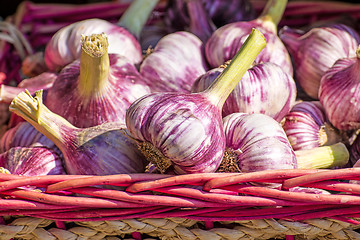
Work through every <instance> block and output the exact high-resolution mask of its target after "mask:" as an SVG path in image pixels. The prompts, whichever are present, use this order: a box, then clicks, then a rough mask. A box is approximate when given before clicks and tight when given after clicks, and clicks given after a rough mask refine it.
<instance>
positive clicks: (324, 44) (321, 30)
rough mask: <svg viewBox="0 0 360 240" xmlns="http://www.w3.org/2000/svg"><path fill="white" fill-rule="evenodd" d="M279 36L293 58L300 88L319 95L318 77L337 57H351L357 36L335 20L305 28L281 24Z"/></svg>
mask: <svg viewBox="0 0 360 240" xmlns="http://www.w3.org/2000/svg"><path fill="white" fill-rule="evenodd" d="M279 36H280V38H281V40H282V41H283V42H284V44H285V46H286V47H287V49H288V50H289V53H290V55H291V56H292V58H293V61H294V69H295V72H294V74H295V79H296V81H297V82H298V83H299V85H300V86H301V88H302V89H303V90H304V92H305V93H306V94H307V95H308V96H310V97H311V98H313V99H319V96H318V93H319V87H320V81H321V77H322V76H323V75H324V73H325V72H326V71H327V70H328V69H329V68H330V67H331V66H332V65H333V64H334V63H335V61H336V60H338V59H340V58H347V57H355V52H356V49H357V47H358V44H359V43H360V36H359V35H358V33H357V32H356V31H355V30H353V29H352V28H350V27H348V26H345V25H342V24H335V25H331V26H326V27H317V28H313V29H311V30H310V31H308V32H302V31H299V30H294V29H291V28H288V27H284V28H282V29H281V30H280V32H279Z"/></svg>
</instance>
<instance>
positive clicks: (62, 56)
mask: <svg viewBox="0 0 360 240" xmlns="http://www.w3.org/2000/svg"><path fill="white" fill-rule="evenodd" d="M102 32H104V33H105V34H106V35H107V36H108V41H109V48H108V52H109V53H116V54H120V55H122V56H126V57H127V58H129V60H130V61H131V63H133V64H136V63H139V62H140V61H141V60H142V50H141V46H140V43H139V42H138V40H137V39H136V38H135V37H134V36H133V35H132V34H131V33H130V32H129V31H128V30H126V29H125V28H123V27H120V26H117V25H116V24H113V23H110V22H108V21H106V20H103V19H97V18H92V19H87V20H83V21H79V22H75V23H72V24H70V25H68V26H66V27H63V28H62V29H60V30H59V31H57V32H56V33H55V34H54V35H53V37H52V38H51V40H50V42H49V43H48V44H47V45H46V48H45V53H44V59H45V63H46V66H47V67H48V68H49V70H50V71H56V72H57V71H60V70H61V69H62V68H63V67H64V66H66V65H67V64H70V63H71V62H73V61H74V60H76V59H78V58H79V57H80V53H81V34H84V35H87V36H89V35H91V34H93V33H98V34H100V33H102Z"/></svg>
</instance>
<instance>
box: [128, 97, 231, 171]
mask: <svg viewBox="0 0 360 240" xmlns="http://www.w3.org/2000/svg"><path fill="white" fill-rule="evenodd" d="M155 102H156V103H157V104H154V103H155ZM214 119H220V120H221V116H220V114H219V110H218V108H216V107H215V106H213V105H212V104H210V103H209V100H208V99H207V98H206V97H203V96H202V95H201V94H187V95H185V97H184V95H177V94H173V93H158V94H156V93H154V94H150V95H147V96H145V97H142V98H140V99H138V100H137V101H136V102H134V103H133V104H132V105H131V106H130V108H129V109H128V111H127V115H126V125H127V128H128V130H129V132H130V133H131V135H132V136H133V137H134V138H135V139H138V140H140V141H142V142H151V143H152V144H153V145H154V147H156V148H157V149H158V150H160V151H161V153H162V154H163V155H164V156H165V157H166V158H168V159H169V160H170V161H171V162H172V163H173V164H174V170H175V172H176V173H178V174H181V173H203V172H214V171H215V170H216V169H217V168H218V166H219V164H220V162H221V158H222V156H223V153H224V149H225V142H224V133H223V131H222V126H221V125H220V124H219V123H221V121H216V120H214Z"/></svg>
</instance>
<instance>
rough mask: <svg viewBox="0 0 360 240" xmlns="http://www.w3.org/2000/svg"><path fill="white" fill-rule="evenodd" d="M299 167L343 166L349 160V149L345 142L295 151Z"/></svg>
mask: <svg viewBox="0 0 360 240" xmlns="http://www.w3.org/2000/svg"><path fill="white" fill-rule="evenodd" d="M295 154H296V159H297V163H298V168H299V169H319V168H333V167H341V166H344V165H345V164H347V162H348V161H349V151H348V150H347V148H346V146H345V145H344V144H343V143H341V142H340V143H336V144H333V145H330V146H322V147H317V148H312V149H307V150H297V151H295Z"/></svg>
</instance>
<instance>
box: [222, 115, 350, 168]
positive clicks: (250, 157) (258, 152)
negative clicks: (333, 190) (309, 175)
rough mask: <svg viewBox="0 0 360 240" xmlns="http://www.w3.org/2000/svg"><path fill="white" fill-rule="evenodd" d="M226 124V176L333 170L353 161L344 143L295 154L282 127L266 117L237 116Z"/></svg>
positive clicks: (229, 118) (228, 118)
mask: <svg viewBox="0 0 360 240" xmlns="http://www.w3.org/2000/svg"><path fill="white" fill-rule="evenodd" d="M223 123H224V132H225V137H226V147H227V150H226V151H227V154H225V158H224V159H223V162H222V164H221V166H220V168H219V171H222V172H229V171H235V172H256V171H263V170H271V169H294V168H301V169H317V168H331V167H336V166H344V165H345V164H346V163H347V162H348V160H349V151H348V150H347V148H346V146H345V145H344V144H342V143H336V144H333V145H331V146H323V147H316V148H312V149H307V150H301V151H300V150H298V151H294V150H293V148H292V147H291V145H290V142H289V140H288V138H287V136H286V134H285V132H284V130H283V128H282V127H281V125H280V124H279V123H278V122H276V121H275V120H274V119H273V118H270V117H269V116H267V115H264V114H260V113H255V114H246V113H233V114H230V115H228V116H226V117H225V118H224V119H223Z"/></svg>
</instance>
